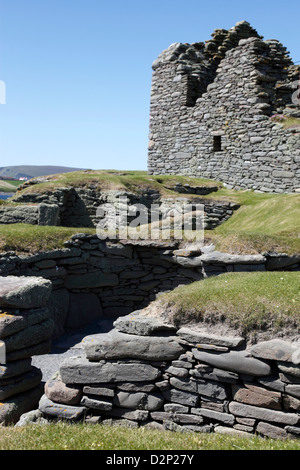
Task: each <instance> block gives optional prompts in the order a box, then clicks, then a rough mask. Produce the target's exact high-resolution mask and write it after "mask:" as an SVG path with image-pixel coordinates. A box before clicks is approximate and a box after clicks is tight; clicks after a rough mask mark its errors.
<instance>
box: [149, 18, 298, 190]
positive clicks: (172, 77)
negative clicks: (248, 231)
mask: <svg viewBox="0 0 300 470" xmlns="http://www.w3.org/2000/svg"><path fill="white" fill-rule="evenodd" d="M212 64H213V65H212ZM298 78H299V67H296V66H294V65H293V63H292V61H291V59H290V57H289V56H288V54H287V51H286V48H284V47H283V46H282V44H280V43H279V42H278V41H276V40H267V41H263V39H262V38H261V37H260V36H258V34H257V32H256V31H255V30H253V28H251V27H250V25H249V24H248V23H247V22H242V23H238V24H237V25H236V26H235V27H234V28H232V29H231V30H229V31H226V30H216V31H215V33H214V34H213V39H212V40H211V41H207V42H206V44H204V43H195V44H180V43H175V44H172V45H171V46H170V47H169V48H168V49H167V50H166V51H164V52H163V53H162V54H161V55H160V56H159V58H158V59H157V60H156V61H155V62H154V63H153V75H152V91H151V104H150V136H149V153H148V171H149V173H150V174H185V175H189V176H197V177H205V178H212V179H215V180H219V181H223V182H225V183H226V184H227V185H228V187H230V188H235V189H254V190H258V191H262V192H275V193H282V192H294V191H299V190H300V153H299V152H300V150H299V138H300V134H299V132H300V131H299V129H296V128H295V129H288V130H285V129H284V128H283V126H281V125H280V124H278V123H276V122H274V121H273V120H272V119H270V117H271V116H272V115H276V114H278V113H281V114H284V115H286V116H295V117H296V116H298V117H299V116H300V112H299V107H298V108H297V106H296V105H294V104H293V103H292V94H293V88H292V84H293V82H294V81H296V80H298ZM195 83H197V86H195ZM191 89H192V90H193V93H192V95H191ZM191 96H192V99H191Z"/></svg>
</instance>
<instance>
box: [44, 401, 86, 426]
mask: <svg viewBox="0 0 300 470" xmlns="http://www.w3.org/2000/svg"><path fill="white" fill-rule="evenodd" d="M39 410H40V411H41V412H42V413H43V414H45V415H46V416H53V417H55V418H60V419H70V420H73V419H79V418H81V416H82V415H83V414H84V412H85V411H86V408H85V407H84V406H70V405H62V404H59V403H55V402H53V401H51V400H49V398H47V397H46V395H43V396H42V397H41V399H40V402H39Z"/></svg>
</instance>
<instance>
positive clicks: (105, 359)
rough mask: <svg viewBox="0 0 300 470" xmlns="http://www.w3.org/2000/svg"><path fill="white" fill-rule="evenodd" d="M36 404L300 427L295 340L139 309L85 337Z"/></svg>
mask: <svg viewBox="0 0 300 470" xmlns="http://www.w3.org/2000/svg"><path fill="white" fill-rule="evenodd" d="M83 349H84V354H83V355H82V356H78V357H73V358H68V359H66V360H65V361H64V362H63V363H62V365H61V367H60V369H59V371H58V373H57V374H56V375H55V376H54V377H53V378H51V379H50V380H49V381H48V382H47V384H46V387H45V393H44V395H43V396H42V398H41V400H40V402H39V412H40V413H41V416H42V417H43V418H44V419H50V420H51V419H67V420H75V421H76V420H85V421H87V422H96V423H100V422H102V423H104V424H115V423H119V422H121V423H123V424H127V425H128V426H130V427H138V426H146V427H151V428H155V429H162V430H163V429H167V430H173V431H179V432H205V433H208V432H220V433H228V432H231V433H232V432H233V433H236V434H237V435H241V436H251V435H253V434H254V433H255V434H258V435H262V436H267V437H271V438H280V439H286V438H299V435H300V367H299V364H300V343H289V342H286V341H282V340H276V339H274V340H270V341H266V342H261V343H258V344H256V345H254V346H251V347H250V348H247V344H246V341H245V339H244V338H242V337H226V336H218V335H211V334H208V333H206V332H205V331H201V330H198V331H197V328H195V329H194V328H193V329H188V328H180V329H179V330H178V329H176V328H175V327H174V326H173V325H168V324H165V323H164V322H162V321H161V320H159V319H157V318H154V317H148V316H146V315H143V313H142V312H141V311H139V312H133V313H132V314H131V315H129V316H126V317H123V318H119V319H118V320H116V322H115V323H114V329H113V330H111V331H110V332H109V333H103V334H98V335H97V334H96V335H91V336H87V337H86V338H84V339H83Z"/></svg>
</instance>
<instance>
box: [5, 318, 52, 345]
mask: <svg viewBox="0 0 300 470" xmlns="http://www.w3.org/2000/svg"><path fill="white" fill-rule="evenodd" d="M53 331H54V321H53V320H52V319H48V320H45V321H43V322H41V323H37V324H35V325H31V326H29V327H28V328H25V329H24V330H22V331H19V332H18V333H15V334H13V335H11V336H8V337H6V338H5V346H6V352H7V353H10V352H11V351H18V350H20V349H24V348H28V347H30V346H34V345H36V344H39V343H41V342H42V341H47V340H51V338H52V334H53Z"/></svg>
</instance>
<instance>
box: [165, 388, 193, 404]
mask: <svg viewBox="0 0 300 470" xmlns="http://www.w3.org/2000/svg"><path fill="white" fill-rule="evenodd" d="M162 394H163V396H164V398H165V399H166V400H167V401H170V402H172V403H180V404H181V405H187V406H198V403H199V400H200V398H199V395H198V394H196V393H190V392H184V391H182V390H176V389H171V390H165V391H163V392H162Z"/></svg>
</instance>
